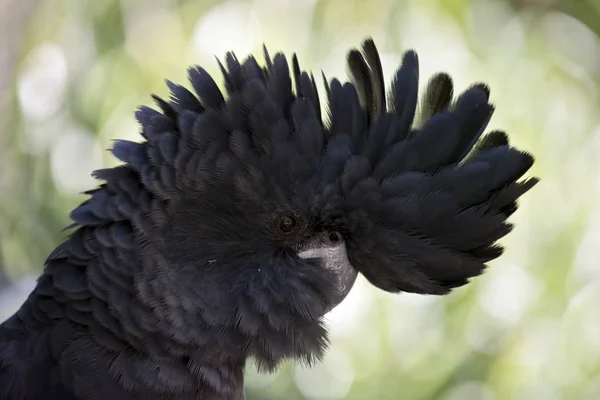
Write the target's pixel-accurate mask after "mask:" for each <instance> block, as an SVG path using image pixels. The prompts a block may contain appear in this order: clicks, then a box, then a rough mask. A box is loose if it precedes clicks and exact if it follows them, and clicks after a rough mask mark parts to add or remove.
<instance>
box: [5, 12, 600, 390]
mask: <svg viewBox="0 0 600 400" xmlns="http://www.w3.org/2000/svg"><path fill="white" fill-rule="evenodd" d="M599 34H600V0H587V1H585V0H571V1H561V0H529V1H526V0H521V1H518V0H514V1H512V2H509V1H500V0H473V1H469V0H447V1H443V0H362V1H358V0H356V1H351V0H337V1H336V0H329V1H328V0H254V1H241V0H240V1H214V0H213V1H207V0H121V1H119V0H96V1H93V0H44V1H41V0H0V244H1V251H2V268H3V269H2V271H3V272H2V274H0V286H2V287H3V289H0V291H2V293H3V297H1V298H0V308H1V309H2V311H1V313H0V315H1V316H2V317H6V316H7V315H8V314H10V313H11V312H12V311H14V309H15V307H17V306H18V305H19V304H20V302H21V301H22V300H23V295H24V293H26V291H27V290H29V288H30V287H31V282H32V278H31V277H35V275H36V274H37V273H38V272H39V271H40V269H41V267H42V263H43V261H44V258H45V257H46V255H47V254H48V253H49V252H50V251H51V250H52V249H53V248H54V246H56V245H57V244H58V243H59V242H60V241H61V239H62V238H63V235H64V234H63V233H61V229H62V228H63V227H65V226H66V225H67V224H68V223H69V221H68V219H67V215H68V211H69V210H70V209H71V208H72V207H73V206H75V205H76V204H77V203H79V202H80V201H81V200H82V199H83V196H81V195H79V193H80V192H82V191H83V190H86V189H89V188H91V187H93V186H94V185H95V184H96V183H95V182H94V181H93V180H92V178H91V177H90V172H91V171H92V170H93V169H96V168H99V167H103V166H104V167H106V166H110V165H114V163H115V160H113V159H111V158H110V157H109V154H108V153H107V152H106V151H104V149H106V148H108V147H110V141H111V139H115V138H127V139H133V140H137V139H139V135H138V126H137V124H136V122H135V120H134V118H133V111H134V110H135V109H136V107H137V106H138V105H140V104H150V103H151V100H150V97H149V95H150V93H157V94H159V95H161V96H164V95H166V94H167V90H166V87H165V85H164V80H163V79H164V78H169V79H171V80H173V81H176V82H183V83H187V79H186V76H185V74H186V69H187V67H188V65H190V64H201V65H203V66H204V67H205V68H207V69H208V70H209V72H211V73H213V74H218V68H217V64H216V62H215V59H214V56H215V55H216V56H217V57H223V55H224V53H225V52H226V51H227V50H234V51H236V53H237V54H238V56H239V57H244V56H245V55H246V54H248V53H260V52H261V46H262V43H263V42H264V43H266V44H267V45H268V46H269V48H270V50H271V52H272V53H273V52H275V51H276V50H284V51H285V52H286V54H288V55H291V53H292V52H297V53H298V55H299V57H300V61H301V63H302V65H303V66H304V68H308V69H312V70H314V71H315V72H317V73H318V72H319V70H321V69H322V70H323V71H324V72H325V73H326V74H327V76H329V77H332V76H337V77H344V78H345V76H346V75H345V54H346V51H347V50H348V49H349V48H350V47H353V46H356V45H357V44H359V43H360V41H361V40H362V39H363V38H364V37H365V36H366V35H371V36H373V37H374V39H375V40H376V43H377V45H378V46H379V48H380V50H381V52H382V53H383V63H384V70H385V73H386V76H387V77H388V82H389V78H390V77H391V75H392V73H393V72H394V69H395V68H396V66H397V65H398V63H399V61H400V58H401V55H402V52H403V51H404V50H406V49H409V48H414V49H416V50H417V51H418V53H419V59H420V64H421V77H422V82H421V84H422V85H423V84H424V83H425V81H426V78H427V77H428V76H430V75H431V74H432V73H434V72H436V71H439V70H445V71H447V72H449V73H450V74H451V75H452V76H453V77H454V79H455V81H456V83H457V87H458V89H461V90H462V89H464V88H466V87H467V85H468V84H469V83H471V82H473V81H484V82H487V83H488V84H489V85H490V86H491V89H492V100H493V102H494V103H495V105H496V107H497V111H496V113H495V116H494V118H493V119H492V122H491V127H490V128H501V129H504V130H506V131H508V132H509V134H510V135H511V138H512V142H513V143H514V144H516V145H518V146H519V147H523V148H525V149H528V150H530V151H531V152H533V154H534V155H535V156H536V157H537V163H536V165H535V167H534V170H533V173H534V174H535V175H538V176H541V177H542V178H543V180H542V183H541V184H540V185H538V186H537V187H536V188H535V189H534V190H533V191H532V192H531V193H529V194H528V195H527V196H526V198H525V199H524V200H523V201H522V202H521V209H520V211H519V212H518V213H517V214H515V215H514V217H513V218H512V220H513V221H514V222H515V223H516V225H517V228H516V229H515V230H514V232H513V233H512V234H511V235H510V236H509V237H508V238H507V239H506V240H504V244H506V245H507V247H508V250H507V252H506V253H505V255H504V256H503V257H502V258H501V259H499V260H498V261H496V262H493V263H492V266H491V268H490V269H489V271H488V272H487V274H486V275H484V276H482V277H480V278H477V279H475V281H474V282H473V283H472V284H470V285H468V286H467V287H464V288H461V289H459V290H456V291H454V292H453V293H452V294H451V295H449V296H446V297H443V298H436V297H421V296H413V295H407V294H402V295H389V294H386V293H381V292H377V291H375V290H374V289H373V288H371V287H370V286H369V285H368V284H367V283H366V282H365V281H364V280H359V282H358V284H357V286H356V287H355V289H354V290H353V292H352V293H351V295H350V296H349V298H348V299H347V300H346V301H345V302H344V303H343V304H342V305H340V306H339V307H338V308H337V309H336V310H334V312H332V313H331V315H330V316H329V320H330V327H331V342H332V344H331V350H330V351H329V353H328V356H327V358H326V359H325V361H324V362H323V363H322V364H320V365H319V366H317V367H316V368H314V369H306V368H304V367H302V366H299V365H295V364H294V363H288V364H286V365H285V366H284V367H283V368H282V369H281V370H280V371H279V372H278V373H277V374H274V375H258V374H256V373H255V372H254V371H253V370H252V369H251V370H249V371H248V374H249V377H248V381H247V386H248V389H247V390H248V398H249V400H256V399H290V400H292V399H407V400H410V399H442V400H462V399H465V400H471V399H476V400H477V399H482V400H500V399H515V400H517V399H518V400H529V399H544V400H554V399H590V400H591V399H600V265H599V264H600V263H599V262H598V258H599V257H600V161H599V160H598V159H599V157H600V96H599V92H598V89H599V88H600V39H599ZM10 281H12V282H17V285H16V286H15V285H12V286H11V284H10V283H9V282H10ZM19 288H21V290H19Z"/></svg>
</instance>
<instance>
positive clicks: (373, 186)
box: [0, 38, 539, 400]
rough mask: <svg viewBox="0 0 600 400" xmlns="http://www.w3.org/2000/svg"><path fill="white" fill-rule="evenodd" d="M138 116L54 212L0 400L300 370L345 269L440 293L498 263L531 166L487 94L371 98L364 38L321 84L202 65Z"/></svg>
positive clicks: (385, 284) (373, 88)
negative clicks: (493, 123) (77, 196)
mask: <svg viewBox="0 0 600 400" xmlns="http://www.w3.org/2000/svg"><path fill="white" fill-rule="evenodd" d="M217 62H218V65H219V68H220V71H221V73H222V76H223V81H222V87H223V89H221V88H220V87H219V84H217V82H216V81H215V80H214V79H213V77H212V76H211V75H210V74H209V73H208V72H207V71H206V70H205V69H204V68H202V67H200V66H192V67H190V68H189V70H188V75H189V84H190V85H191V88H190V89H188V88H186V87H185V86H184V85H179V84H176V83H173V82H170V81H166V85H167V86H168V88H169V91H170V95H169V98H166V99H164V98H161V97H158V96H156V95H153V96H152V97H153V99H154V102H155V106H154V107H153V108H152V107H148V106H142V107H140V108H139V109H138V110H137V111H136V112H135V118H136V119H137V121H138V122H139V125H140V127H141V128H140V130H141V141H139V142H134V141H126V140H115V141H114V143H113V145H112V147H111V149H110V151H111V152H112V154H113V155H114V156H115V157H116V159H118V160H120V162H121V163H120V164H119V165H117V166H115V167H112V168H104V169H99V170H96V171H94V172H93V173H92V175H93V177H94V178H96V179H97V180H99V181H100V183H99V185H98V186H97V187H96V188H95V189H92V190H89V191H87V192H85V195H86V198H85V200H84V201H83V202H82V203H81V204H80V205H79V206H77V207H76V208H75V209H73V210H72V211H71V213H70V218H71V220H72V224H71V225H70V226H69V227H68V228H67V229H68V232H69V234H68V237H66V238H65V240H64V241H63V242H62V243H61V244H59V245H58V246H57V247H56V248H55V249H54V250H53V251H52V252H51V253H50V255H49V256H48V258H47V260H46V262H45V264H44V269H43V272H42V273H41V274H40V276H39V278H38V280H37V283H36V286H35V288H34V289H33V290H32V292H31V293H30V294H29V296H28V298H27V299H26V300H25V301H24V303H23V304H22V306H21V307H20V309H19V310H18V311H17V312H16V313H15V314H14V315H12V316H11V317H10V318H8V319H7V320H6V321H4V322H3V323H2V325H0V399H10V400H20V399H23V400H25V399H27V400H41V399H44V400H55V399H56V400H58V399H61V400H62V399H64V400H97V399H111V400H129V399H144V400H175V399H177V400H192V399H194V400H242V399H244V398H245V394H244V370H245V368H246V365H247V364H248V363H249V362H250V361H253V362H255V363H256V365H257V366H258V369H259V370H260V371H262V372H271V371H274V370H276V369H277V367H278V366H279V365H280V364H281V363H282V362H283V361H285V360H296V361H298V362H304V363H308V364H310V365H313V364H315V363H318V362H319V361H321V360H322V358H323V357H324V355H325V354H326V349H327V346H328V336H327V328H326V326H325V323H324V319H323V317H324V315H326V314H327V313H328V312H329V311H331V310H332V309H333V308H334V307H336V306H337V305H338V304H339V303H340V302H342V301H343V300H344V298H345V297H346V296H347V295H348V293H349V292H350V290H351V289H352V287H353V285H354V283H355V282H356V279H357V277H358V275H362V276H363V277H364V278H366V280H367V281H368V282H369V283H370V284H371V285H373V286H374V287H375V288H377V289H379V290H383V291H386V292H389V293H399V292H408V293H417V294H422V295H446V294H448V293H450V292H451V291H452V290H453V289H455V288H458V287H461V286H464V285H466V284H467V283H468V282H470V281H471V279H472V278H474V277H476V276H478V275H480V274H482V273H483V271H484V270H485V269H486V267H487V265H488V263H489V262H490V261H492V260H494V259H496V258H498V257H500V256H501V254H502V251H503V247H502V246H501V245H500V244H499V243H498V241H499V240H500V239H502V238H503V237H505V236H506V235H507V234H508V233H509V232H510V231H511V229H512V227H513V225H512V224H511V223H510V222H509V221H508V218H509V217H510V216H511V215H512V214H513V213H514V212H515V211H516V210H517V208H518V200H519V199H520V198H521V196H522V195H524V194H525V193H526V192H528V191H529V190H530V189H531V188H532V187H534V186H535V185H536V184H537V183H538V181H539V179H538V178H536V177H526V176H525V175H526V174H527V173H528V171H529V170H530V168H531V167H532V165H533V164H534V157H533V156H532V155H531V154H530V153H528V152H526V151H523V150H519V149H517V148H515V147H514V146H512V145H511V144H510V143H509V139H508V135H507V134H506V133H505V132H503V131H499V130H496V131H490V132H486V128H487V125H488V122H489V121H490V118H491V117H492V114H493V112H494V106H493V105H492V104H491V103H490V89H489V87H488V86H487V85H486V84H483V83H473V84H472V85H471V86H469V87H468V88H466V89H465V90H464V91H462V92H460V93H459V94H458V95H456V96H455V94H454V83H453V80H452V78H451V77H450V76H449V75H448V74H446V73H443V72H439V73H437V74H435V75H434V76H432V77H431V78H429V80H428V82H427V84H426V86H425V89H424V92H423V93H422V94H419V61H418V56H417V53H416V52H415V51H414V50H409V51H406V52H405V53H404V55H403V56H402V60H401V63H400V65H399V67H398V69H397V70H396V71H395V73H394V75H393V78H392V82H391V85H390V86H389V88H387V89H386V84H385V79H384V73H383V68H382V64H381V58H380V54H379V51H378V49H377V47H376V45H375V42H374V41H373V39H372V38H366V39H365V40H364V41H363V42H362V43H361V44H360V45H359V46H356V48H353V49H351V50H350V51H349V52H348V53H347V59H346V63H347V70H348V75H349V79H348V80H347V81H342V80H339V79H337V78H333V79H331V80H328V79H327V78H326V77H325V75H323V87H322V88H321V91H320V92H319V89H318V87H317V83H316V82H317V81H316V79H315V78H314V75H313V74H312V73H310V72H307V71H305V70H303V69H302V68H301V67H300V63H299V61H298V57H297V56H296V55H295V54H294V55H293V56H292V57H291V58H288V57H286V56H285V55H284V54H283V53H277V54H275V55H274V56H273V57H272V56H271V55H270V54H269V52H268V50H267V48H266V47H264V62H263V63H262V64H259V62H258V61H257V59H256V58H255V57H254V56H247V58H245V59H244V60H242V61H240V60H239V59H238V58H237V56H236V55H235V54H234V53H232V52H229V53H227V54H226V55H225V57H224V60H223V61H219V60H217Z"/></svg>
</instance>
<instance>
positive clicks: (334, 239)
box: [329, 232, 342, 243]
mask: <svg viewBox="0 0 600 400" xmlns="http://www.w3.org/2000/svg"><path fill="white" fill-rule="evenodd" d="M329 241H330V242H331V243H339V242H341V241H342V235H340V234H339V233H338V232H331V233H330V234H329Z"/></svg>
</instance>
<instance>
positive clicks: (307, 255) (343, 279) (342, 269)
mask: <svg viewBox="0 0 600 400" xmlns="http://www.w3.org/2000/svg"><path fill="white" fill-rule="evenodd" d="M298 257H300V258H302V259H318V260H319V262H320V263H321V265H323V268H327V269H329V270H331V271H333V272H334V274H335V277H336V282H335V292H334V293H332V296H331V306H330V307H329V308H328V310H327V312H329V311H331V310H332V309H333V308H334V307H335V306H337V305H338V304H340V303H341V302H342V300H344V299H345V298H346V296H347V295H348V293H350V290H351V289H352V286H354V282H355V281H356V277H357V276H358V271H356V269H354V268H353V267H352V265H351V264H350V261H349V260H348V254H347V253H346V243H345V242H344V241H343V240H341V241H339V242H337V243H328V244H324V243H323V241H321V240H318V239H317V240H315V241H312V242H308V243H307V244H305V245H304V246H303V248H302V249H301V250H300V251H299V252H298Z"/></svg>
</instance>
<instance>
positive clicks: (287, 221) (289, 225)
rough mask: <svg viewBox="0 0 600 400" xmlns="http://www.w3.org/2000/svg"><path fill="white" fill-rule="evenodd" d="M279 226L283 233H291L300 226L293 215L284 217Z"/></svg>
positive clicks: (280, 219)
mask: <svg viewBox="0 0 600 400" xmlns="http://www.w3.org/2000/svg"><path fill="white" fill-rule="evenodd" d="M278 225H279V230H280V231H281V232H284V233H290V232H292V231H293V230H294V229H295V228H296V226H297V225H298V220H296V218H295V217H294V216H293V215H282V216H281V217H280V218H279V224H278Z"/></svg>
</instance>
